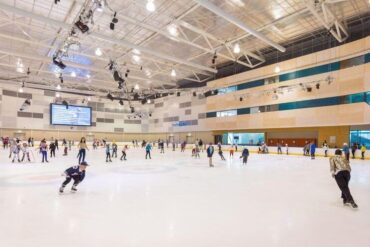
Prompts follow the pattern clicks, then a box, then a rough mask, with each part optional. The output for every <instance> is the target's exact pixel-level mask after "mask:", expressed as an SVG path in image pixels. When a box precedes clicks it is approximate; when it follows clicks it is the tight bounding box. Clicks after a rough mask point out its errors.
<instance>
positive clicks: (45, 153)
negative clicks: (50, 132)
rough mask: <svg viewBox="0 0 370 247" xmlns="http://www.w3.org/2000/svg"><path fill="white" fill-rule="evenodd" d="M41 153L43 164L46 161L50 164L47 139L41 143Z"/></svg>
mask: <svg viewBox="0 0 370 247" xmlns="http://www.w3.org/2000/svg"><path fill="white" fill-rule="evenodd" d="M40 153H41V155H42V163H44V161H45V162H46V163H48V162H49V161H48V144H47V143H46V140H45V138H44V139H42V140H41V142H40Z"/></svg>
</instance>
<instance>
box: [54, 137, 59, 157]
mask: <svg viewBox="0 0 370 247" xmlns="http://www.w3.org/2000/svg"><path fill="white" fill-rule="evenodd" d="M54 144H55V148H56V150H59V142H58V139H55V141H54ZM54 157H55V154H54Z"/></svg>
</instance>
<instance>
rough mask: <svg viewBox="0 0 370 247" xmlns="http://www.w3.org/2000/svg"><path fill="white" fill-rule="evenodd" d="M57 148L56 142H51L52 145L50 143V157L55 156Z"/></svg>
mask: <svg viewBox="0 0 370 247" xmlns="http://www.w3.org/2000/svg"><path fill="white" fill-rule="evenodd" d="M55 149H56V145H55V143H54V142H51V143H50V145H49V150H50V158H52V157H53V156H54V158H55Z"/></svg>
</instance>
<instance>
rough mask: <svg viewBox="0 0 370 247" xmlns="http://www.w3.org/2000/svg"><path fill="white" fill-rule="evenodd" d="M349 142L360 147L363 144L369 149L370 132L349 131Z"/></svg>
mask: <svg viewBox="0 0 370 247" xmlns="http://www.w3.org/2000/svg"><path fill="white" fill-rule="evenodd" d="M350 142H351V144H352V143H357V144H359V145H360V147H361V145H362V144H364V145H365V146H366V148H370V130H351V131H350Z"/></svg>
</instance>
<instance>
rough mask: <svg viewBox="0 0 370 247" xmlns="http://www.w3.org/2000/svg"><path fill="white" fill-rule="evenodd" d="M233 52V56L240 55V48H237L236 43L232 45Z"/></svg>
mask: <svg viewBox="0 0 370 247" xmlns="http://www.w3.org/2000/svg"><path fill="white" fill-rule="evenodd" d="M233 51H234V53H235V54H239V53H240V46H239V44H238V43H236V44H235V45H234V50H233Z"/></svg>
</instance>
